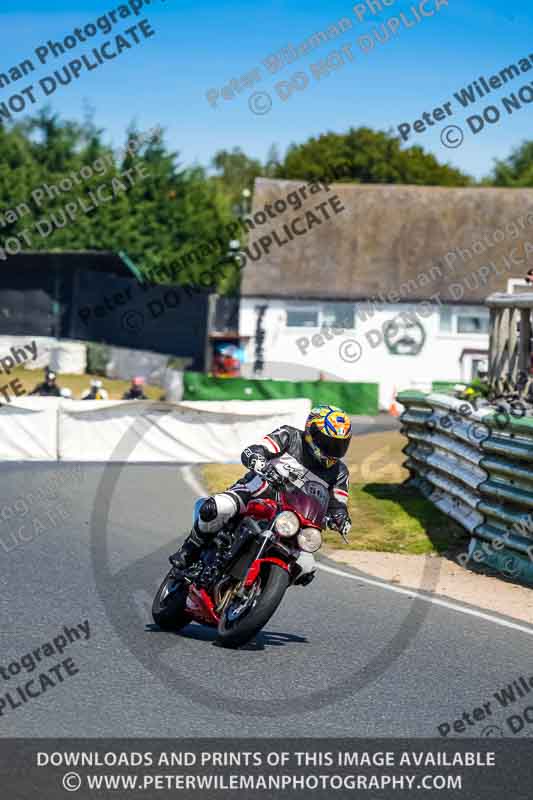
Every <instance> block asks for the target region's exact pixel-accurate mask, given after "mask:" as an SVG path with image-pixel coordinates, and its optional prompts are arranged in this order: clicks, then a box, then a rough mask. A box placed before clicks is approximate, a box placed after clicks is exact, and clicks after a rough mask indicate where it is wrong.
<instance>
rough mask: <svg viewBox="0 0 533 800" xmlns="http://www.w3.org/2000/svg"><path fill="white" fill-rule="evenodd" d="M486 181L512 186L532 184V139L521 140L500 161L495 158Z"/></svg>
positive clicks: (492, 183) (491, 183) (497, 184)
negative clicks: (506, 156) (518, 144)
mask: <svg viewBox="0 0 533 800" xmlns="http://www.w3.org/2000/svg"><path fill="white" fill-rule="evenodd" d="M486 183H488V184H489V185H492V186H508V187H514V188H520V187H527V186H533V141H532V140H529V141H525V142H522V144H521V145H520V146H519V147H517V148H515V149H514V150H513V151H512V152H511V155H510V156H509V157H508V158H506V159H504V160H502V161H500V160H498V159H496V162H495V166H494V169H493V171H492V174H491V175H490V176H489V177H488V178H487V181H486Z"/></svg>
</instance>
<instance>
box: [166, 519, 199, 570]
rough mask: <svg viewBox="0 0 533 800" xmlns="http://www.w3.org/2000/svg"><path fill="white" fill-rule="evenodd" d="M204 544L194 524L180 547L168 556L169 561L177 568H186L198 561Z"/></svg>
mask: <svg viewBox="0 0 533 800" xmlns="http://www.w3.org/2000/svg"><path fill="white" fill-rule="evenodd" d="M204 544H205V542H204V541H203V539H202V538H201V534H200V535H199V531H198V530H197V528H196V526H194V527H193V529H192V530H191V532H190V534H189V535H188V536H187V538H186V539H185V541H184V542H183V544H182V545H181V547H180V549H179V550H178V551H177V552H175V553H174V554H173V555H171V556H170V557H169V561H170V563H171V564H172V566H173V567H176V568H177V569H179V570H186V569H188V568H189V567H190V566H192V564H194V562H195V561H198V559H199V557H200V553H201V552H202V548H203V546H204Z"/></svg>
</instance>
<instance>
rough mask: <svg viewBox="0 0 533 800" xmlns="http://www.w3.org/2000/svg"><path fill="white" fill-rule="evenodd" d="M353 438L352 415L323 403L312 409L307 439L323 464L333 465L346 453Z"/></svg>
mask: <svg viewBox="0 0 533 800" xmlns="http://www.w3.org/2000/svg"><path fill="white" fill-rule="evenodd" d="M351 438H352V423H351V421H350V417H349V416H348V414H346V413H345V412H344V411H341V409H340V408H337V406H326V405H321V406H317V407H316V408H313V409H311V412H310V414H309V416H308V417H307V422H306V423H305V441H306V443H307V446H308V447H309V449H310V450H311V452H312V454H313V456H314V457H315V458H316V460H317V461H319V462H320V463H321V464H322V465H323V466H325V467H331V466H333V464H335V463H336V462H337V461H338V460H339V458H342V457H343V456H344V455H346V451H347V450H348V447H349V446H350V441H351Z"/></svg>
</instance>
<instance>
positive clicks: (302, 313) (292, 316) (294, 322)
mask: <svg viewBox="0 0 533 800" xmlns="http://www.w3.org/2000/svg"><path fill="white" fill-rule="evenodd" d="M287 326H288V327H289V328H318V309H316V308H289V309H287Z"/></svg>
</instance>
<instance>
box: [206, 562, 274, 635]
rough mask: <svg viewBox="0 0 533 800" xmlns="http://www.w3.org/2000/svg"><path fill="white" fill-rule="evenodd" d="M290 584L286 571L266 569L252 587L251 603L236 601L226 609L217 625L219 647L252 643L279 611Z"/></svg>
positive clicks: (272, 568)
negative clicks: (251, 640)
mask: <svg viewBox="0 0 533 800" xmlns="http://www.w3.org/2000/svg"><path fill="white" fill-rule="evenodd" d="M289 582H290V578H289V573H288V572H287V571H286V570H285V569H283V568H281V567H277V566H275V565H273V566H269V567H267V568H266V569H264V570H263V572H262V573H261V575H260V576H259V577H258V578H257V581H256V582H255V583H254V585H253V587H252V592H254V590H255V592H254V594H251V596H250V597H249V602H248V603H246V602H243V601H242V600H241V601H239V600H233V601H231V602H230V603H229V604H228V606H227V607H226V608H225V609H224V612H223V614H222V616H221V618H220V622H219V624H218V637H217V641H218V643H219V644H220V645H222V646H223V647H241V646H242V645H243V644H246V643H247V642H249V641H250V639H253V637H254V636H255V635H256V634H257V633H259V631H260V630H261V628H263V627H264V626H265V625H266V624H267V622H268V620H269V619H270V617H271V616H272V615H273V614H274V612H275V611H276V609H277V608H278V606H279V604H280V603H281V601H282V599H283V595H284V594H285V592H286V591H287V589H288V586H289ZM239 604H240V605H241V607H242V608H241V610H239Z"/></svg>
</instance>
